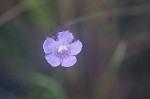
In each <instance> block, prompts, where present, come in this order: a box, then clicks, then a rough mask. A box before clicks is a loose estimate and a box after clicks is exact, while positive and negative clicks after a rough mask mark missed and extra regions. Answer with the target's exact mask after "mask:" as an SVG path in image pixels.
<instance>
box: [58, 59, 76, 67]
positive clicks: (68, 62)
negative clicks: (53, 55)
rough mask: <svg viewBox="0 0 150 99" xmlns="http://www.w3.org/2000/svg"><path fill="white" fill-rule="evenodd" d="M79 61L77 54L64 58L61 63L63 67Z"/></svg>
mask: <svg viewBox="0 0 150 99" xmlns="http://www.w3.org/2000/svg"><path fill="white" fill-rule="evenodd" d="M76 62H77V58H76V57H75V56H69V57H67V58H66V59H64V60H63V61H62V63H61V65H62V66H63V67H71V66H73V65H74V64H75V63H76Z"/></svg>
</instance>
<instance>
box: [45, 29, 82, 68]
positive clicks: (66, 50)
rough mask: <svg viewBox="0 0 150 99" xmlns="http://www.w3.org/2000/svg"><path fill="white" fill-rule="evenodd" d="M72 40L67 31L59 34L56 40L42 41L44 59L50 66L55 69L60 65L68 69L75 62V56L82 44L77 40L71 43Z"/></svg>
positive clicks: (72, 37)
mask: <svg viewBox="0 0 150 99" xmlns="http://www.w3.org/2000/svg"><path fill="white" fill-rule="evenodd" d="M73 39H74V36H73V35H72V33H70V32H69V30H67V31H63V32H59V33H58V35H57V40H55V39H53V38H47V39H46V40H45V41H44V43H43V49H44V52H45V54H46V55H45V58H46V60H47V62H48V63H49V64H50V65H51V66H53V67H57V66H58V65H60V64H61V65H62V66H63V67H70V66H73V65H74V64H75V63H76V62H77V58H76V56H75V55H77V54H78V53H79V52H80V51H81V49H82V43H81V42H80V41H79V40H76V41H74V42H73Z"/></svg>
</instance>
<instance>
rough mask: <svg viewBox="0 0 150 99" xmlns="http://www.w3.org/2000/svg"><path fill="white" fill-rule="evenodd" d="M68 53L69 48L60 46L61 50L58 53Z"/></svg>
mask: <svg viewBox="0 0 150 99" xmlns="http://www.w3.org/2000/svg"><path fill="white" fill-rule="evenodd" d="M66 51H68V48H67V47H66V46H64V45H60V46H59V48H58V52H59V53H63V52H66Z"/></svg>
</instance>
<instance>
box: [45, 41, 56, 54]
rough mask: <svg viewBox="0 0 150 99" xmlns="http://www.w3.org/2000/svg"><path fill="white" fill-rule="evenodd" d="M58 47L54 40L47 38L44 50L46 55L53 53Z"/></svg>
mask: <svg viewBox="0 0 150 99" xmlns="http://www.w3.org/2000/svg"><path fill="white" fill-rule="evenodd" d="M55 45H56V41H55V40H54V39H52V38H47V39H46V40H45V41H44V43H43V49H44V52H45V53H46V54H48V53H51V52H52V51H53V49H54V47H55Z"/></svg>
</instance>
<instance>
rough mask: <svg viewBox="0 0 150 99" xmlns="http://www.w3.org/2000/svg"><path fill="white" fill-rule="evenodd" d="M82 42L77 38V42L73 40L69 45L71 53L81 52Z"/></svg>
mask: <svg viewBox="0 0 150 99" xmlns="http://www.w3.org/2000/svg"><path fill="white" fill-rule="evenodd" d="M82 46H83V45H82V43H81V42H80V41H79V40H77V41H75V42H73V43H72V44H70V45H69V49H70V55H77V54H78V53H80V51H81V49H82Z"/></svg>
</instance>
